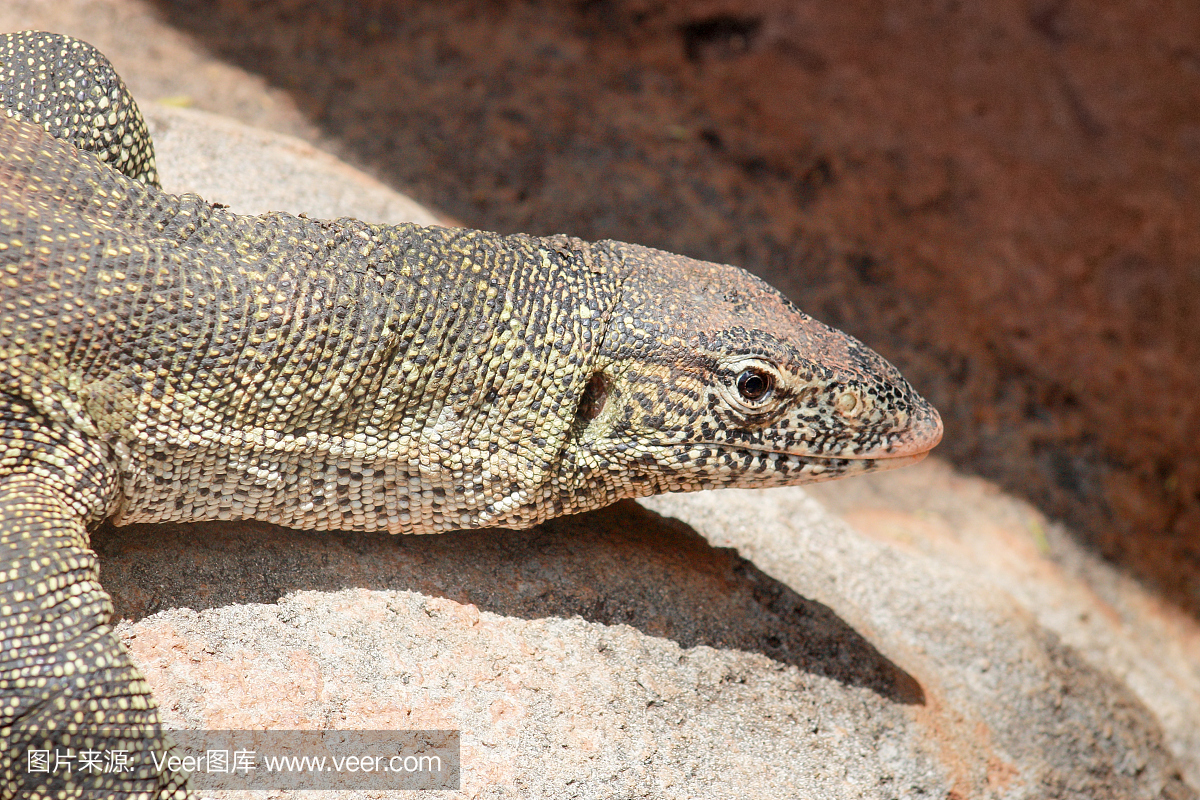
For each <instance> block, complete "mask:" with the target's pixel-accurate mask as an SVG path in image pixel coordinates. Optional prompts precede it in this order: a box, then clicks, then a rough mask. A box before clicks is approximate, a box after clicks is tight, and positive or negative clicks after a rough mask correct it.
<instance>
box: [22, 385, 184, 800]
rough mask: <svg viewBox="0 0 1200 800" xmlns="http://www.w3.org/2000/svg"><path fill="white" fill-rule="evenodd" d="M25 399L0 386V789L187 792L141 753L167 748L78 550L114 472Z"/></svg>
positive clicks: (178, 778)
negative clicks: (2, 392) (14, 398)
mask: <svg viewBox="0 0 1200 800" xmlns="http://www.w3.org/2000/svg"><path fill="white" fill-rule="evenodd" d="M23 405H24V404H22V403H19V402H13V401H11V400H8V399H5V398H4V397H3V396H2V395H0V798H2V799H3V800H10V799H12V800H15V798H21V799H22V800H34V799H37V798H67V797H83V798H113V799H114V800H116V799H117V798H135V797H136V798H183V797H186V796H187V792H186V788H185V781H186V778H185V776H183V775H181V774H177V773H176V774H172V773H160V772H159V771H158V770H157V769H155V768H154V765H153V761H152V760H151V758H150V753H152V752H153V753H157V754H160V755H159V757H160V759H161V754H162V753H164V752H167V747H166V746H165V743H164V741H163V734H162V730H161V726H160V724H159V718H158V709H157V708H156V707H155V705H154V701H153V699H152V698H151V696H150V690H149V688H148V687H147V686H146V682H145V680H144V679H143V678H142V675H141V673H140V672H139V671H138V668H137V667H136V666H135V665H134V664H133V661H132V660H131V659H130V656H129V653H128V651H126V649H125V648H124V646H123V645H122V644H121V642H120V640H119V639H118V638H117V636H116V634H115V633H114V632H113V628H112V625H111V624H110V621H111V618H112V612H113V606H112V601H111V600H110V598H109V596H108V593H107V592H105V591H104V589H103V588H102V587H101V586H100V582H99V570H98V566H97V561H96V554H95V553H93V552H92V550H91V549H90V548H89V547H88V534H87V530H86V527H85V524H86V522H87V521H88V520H89V519H92V518H96V517H97V516H98V513H97V512H99V511H101V510H102V509H103V508H104V507H105V506H106V505H107V504H108V503H109V502H111V499H112V497H113V496H114V495H115V492H116V470H115V468H114V467H113V466H112V465H110V464H108V463H106V462H105V460H104V459H103V458H101V457H99V454H100V453H101V452H102V448H101V447H99V446H97V445H95V444H93V443H91V442H89V441H88V440H87V439H86V438H85V437H83V436H82V435H81V434H78V433H76V432H73V431H70V430H65V431H64V430H62V429H61V428H57V427H55V426H53V425H49V424H46V422H45V420H44V418H39V415H37V414H36V413H35V414H30V413H29V409H28V408H27V407H25V408H20V409H18V408H17V407H18V406H23ZM5 412H7V413H5ZM14 412H17V413H14ZM30 751H33V753H34V755H33V758H32V761H31V757H30ZM120 753H126V754H128V756H127V761H126V759H125V758H122V757H120V756H119V755H118V756H115V758H114V755H115V754H120ZM42 754H44V755H45V760H44V761H39V757H40V756H41V755H42ZM123 761H126V764H127V766H128V767H129V769H122V770H119V771H117V770H114V771H108V770H112V768H113V767H114V766H121V764H122V762H123ZM89 764H90V765H91V766H90V767H89V766H88V765H89ZM68 766H69V767H70V771H68V770H67V767H68Z"/></svg>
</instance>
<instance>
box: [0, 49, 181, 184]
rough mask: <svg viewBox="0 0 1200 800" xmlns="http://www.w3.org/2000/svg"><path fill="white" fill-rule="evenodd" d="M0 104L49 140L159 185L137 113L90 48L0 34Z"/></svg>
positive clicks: (146, 135)
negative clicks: (65, 143)
mask: <svg viewBox="0 0 1200 800" xmlns="http://www.w3.org/2000/svg"><path fill="white" fill-rule="evenodd" d="M0 105H2V106H4V108H5V110H6V111H7V112H8V114H9V116H15V117H20V118H21V119H26V120H29V121H30V122H36V123H37V124H39V125H41V126H42V127H43V128H45V129H46V130H47V131H48V132H49V133H50V134H51V135H52V136H55V137H57V138H59V139H63V140H64V141H68V142H70V143H71V144H73V145H75V146H76V147H78V148H79V149H80V150H87V151H88V152H90V153H95V154H96V155H97V156H98V157H99V158H100V160H101V161H104V162H107V163H108V164H110V165H111V166H112V167H113V168H114V169H116V170H118V171H120V172H123V173H125V174H126V175H128V176H129V177H131V178H136V179H137V180H140V181H145V182H146V183H149V184H151V185H153V186H158V172H157V170H156V169H155V167H154V146H153V145H152V144H151V142H150V134H149V132H148V131H147V130H146V122H145V120H143V119H142V112H141V111H140V110H138V107H137V104H136V103H134V102H133V97H132V96H131V95H130V94H129V92H128V90H126V88H125V83H124V81H122V80H121V78H120V77H119V76H118V75H117V73H116V72H115V71H114V70H113V68H112V64H110V63H108V59H107V58H105V57H104V56H103V55H101V54H100V52H99V51H98V50H96V48H94V47H92V46H91V45H90V44H87V43H85V42H81V41H79V40H78V39H72V38H70V37H69V36H61V35H59V34H57V33H44V32H42V31H23V32H21V33H8V34H0Z"/></svg>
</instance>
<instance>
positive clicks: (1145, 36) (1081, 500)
mask: <svg viewBox="0 0 1200 800" xmlns="http://www.w3.org/2000/svg"><path fill="white" fill-rule="evenodd" d="M157 7H158V9H159V10H160V11H161V13H162V14H163V15H164V16H165V18H166V19H167V21H169V22H170V23H171V24H173V25H175V26H177V27H179V28H180V29H182V30H184V31H187V32H188V33H190V34H192V35H194V36H196V37H198V39H199V40H200V41H201V42H202V43H204V44H205V45H206V46H207V47H209V48H210V49H211V50H212V51H213V52H214V53H216V54H217V55H219V56H221V57H224V58H228V59H230V60H232V61H234V62H235V63H237V64H239V65H241V66H243V67H244V68H246V69H248V70H250V71H252V72H255V73H257V74H260V75H262V76H264V77H265V78H266V80H267V81H268V82H269V83H270V84H272V85H273V86H274V87H276V88H278V89H282V90H284V91H285V92H286V93H287V94H289V95H291V97H292V98H293V99H294V100H295V102H296V103H297V104H298V105H299V107H300V109H301V110H302V111H303V112H304V113H305V114H306V115H307V116H308V117H309V118H310V119H311V120H312V121H314V122H315V123H316V124H317V125H318V126H319V127H320V130H321V133H322V134H323V135H325V136H327V137H330V138H331V139H332V140H333V141H334V142H335V143H336V146H337V148H338V149H339V151H340V152H341V154H342V155H344V156H346V157H348V158H350V159H351V160H353V161H355V162H357V163H359V164H366V165H368V166H369V167H371V168H373V169H374V170H375V171H376V172H377V173H378V174H380V175H382V176H383V177H384V178H385V179H387V180H389V181H390V182H392V183H394V184H395V185H397V186H398V187H400V188H401V189H403V190H405V191H407V192H409V193H410V194H411V195H413V196H415V197H416V198H417V199H418V200H421V201H423V202H425V203H427V204H430V205H432V206H434V207H436V208H439V209H442V210H444V211H447V212H449V213H451V214H453V215H455V216H456V217H458V218H459V219H461V220H462V221H463V222H465V223H467V224H470V225H472V226H476V227H483V228H491V229H497V230H504V231H511V230H526V231H530V232H534V233H551V232H558V231H569V232H571V233H573V234H576V235H580V236H584V237H591V238H604V237H613V238H619V239H627V240H632V241H638V242H642V243H645V244H650V245H655V246H659V247H664V248H667V249H671V250H676V251H679V252H683V253H687V254H689V255H693V256H698V257H702V258H707V259H714V260H723V261H731V262H734V263H737V264H741V265H743V266H746V267H747V268H749V269H751V270H753V271H755V272H757V273H759V274H760V275H762V276H764V277H765V278H767V279H768V280H770V281H772V282H773V283H775V284H776V285H779V286H780V287H781V288H783V289H784V290H785V291H787V292H788V293H789V294H790V295H791V296H792V297H793V298H794V299H795V300H796V301H797V302H798V303H799V304H800V305H801V307H803V308H805V309H806V310H808V311H810V312H812V313H813V314H815V315H817V316H819V317H821V318H823V319H825V320H826V321H828V322H830V323H832V324H835V325H838V326H840V327H844V328H845V329H847V330H849V331H851V332H853V333H854V334H856V335H857V336H859V337H860V338H862V339H863V340H865V341H866V342H867V343H868V344H870V345H872V346H874V347H876V348H877V349H879V350H881V351H882V352H884V353H885V354H886V355H887V356H889V357H890V358H892V359H893V360H894V361H896V362H897V363H898V364H899V366H900V367H901V368H902V369H903V371H904V372H905V373H906V374H907V375H909V376H910V377H911V378H912V379H913V382H914V383H915V384H916V385H917V386H918V388H919V389H920V390H922V391H923V392H924V393H925V394H926V395H927V396H929V397H930V398H931V399H932V400H933V401H934V402H935V404H936V405H937V406H938V407H939V408H940V409H941V410H942V412H943V414H944V416H945V418H946V422H947V426H946V429H947V434H946V439H945V443H944V444H943V446H942V449H941V450H940V451H939V452H940V453H941V454H942V455H944V456H946V457H948V458H950V459H951V460H952V461H953V462H954V463H955V464H957V465H959V466H960V467H964V468H967V469H969V470H972V471H975V472H977V473H978V474H981V475H984V476H987V477H990V478H992V479H995V480H997V481H998V482H1000V483H1001V484H1002V485H1003V486H1004V487H1006V488H1008V489H1010V490H1012V491H1015V492H1018V493H1020V494H1022V495H1024V496H1026V497H1027V498H1029V499H1031V500H1032V501H1033V502H1035V503H1036V504H1037V505H1038V506H1040V507H1041V508H1043V509H1045V510H1046V511H1048V512H1049V513H1051V514H1052V515H1054V516H1056V517H1058V518H1060V519H1064V520H1066V521H1067V522H1068V523H1069V524H1070V525H1071V526H1072V527H1073V529H1074V530H1075V531H1076V533H1077V535H1079V536H1080V537H1081V538H1082V540H1083V541H1085V542H1087V543H1089V544H1090V545H1091V546H1093V547H1095V548H1096V549H1097V550H1098V551H1099V552H1101V553H1103V554H1104V555H1105V556H1106V557H1108V558H1110V559H1112V560H1114V561H1115V562H1117V563H1118V564H1120V565H1122V566H1123V567H1124V568H1125V569H1127V570H1128V571H1129V572H1130V573H1131V574H1133V575H1135V576H1137V577H1138V578H1139V579H1141V580H1143V581H1145V582H1147V583H1148V584H1149V585H1151V586H1153V587H1155V588H1156V589H1157V590H1158V591H1161V592H1162V593H1163V594H1164V595H1165V596H1166V597H1167V598H1169V599H1170V600H1171V601H1172V602H1174V603H1176V604H1178V605H1179V606H1180V607H1182V608H1184V609H1186V610H1188V611H1189V612H1190V613H1192V614H1196V613H1198V612H1200V406H1198V404H1197V402H1196V398H1197V396H1200V377H1198V376H1197V372H1196V365H1197V363H1200V359H1198V358H1197V355H1198V352H1197V351H1198V349H1200V337H1198V336H1197V333H1198V328H1200V323H1198V322H1197V316H1198V312H1200V226H1198V225H1197V219H1198V214H1197V212H1198V210H1200V202H1198V201H1200V7H1197V6H1196V5H1194V4H1191V3H1186V2H1170V1H1169V0H1163V1H1161V2H1144V3H1132V2H1126V3H1106V4H1100V5H1096V4H1084V3H1079V2H1071V0H994V1H989V2H982V1H980V2H950V1H948V0H938V1H935V0H927V1H926V2H912V3H889V2H867V1H862V2H840V3H832V2H784V1H783V0H753V1H751V2H732V1H731V0H716V1H713V2H705V1H701V0H691V1H687V0H673V1H671V0H668V1H666V2H654V3H651V2H648V1H647V0H585V1H583V2H538V3H513V2H490V3H483V2H467V0H445V1H444V2H438V3H415V2H400V1H399V0H373V1H371V2H358V1H357V0H355V1H353V2H352V1H351V0H342V1H341V2H312V1H311V0H283V1H282V2H270V3H265V2H249V1H248V0H213V1H204V0H159V1H158V2H157ZM114 60H116V59H114ZM118 63H119V62H118ZM219 110H227V109H219ZM227 113H228V111H227ZM233 113H235V114H236V115H238V116H242V117H243V118H246V117H253V116H254V115H255V114H257V113H259V110H258V109H234V111H233Z"/></svg>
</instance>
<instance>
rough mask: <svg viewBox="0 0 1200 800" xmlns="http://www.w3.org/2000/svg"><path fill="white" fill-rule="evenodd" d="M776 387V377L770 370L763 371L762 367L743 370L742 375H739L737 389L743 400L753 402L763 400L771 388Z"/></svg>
mask: <svg viewBox="0 0 1200 800" xmlns="http://www.w3.org/2000/svg"><path fill="white" fill-rule="evenodd" d="M774 387H775V377H774V376H773V375H771V374H770V373H769V372H763V371H762V370H760V369H747V370H743V371H742V374H741V375H738V379H737V390H738V394H740V395H741V396H742V399H743V400H746V401H748V402H751V403H757V402H758V401H760V400H762V399H763V398H764V397H766V396H767V394H769V393H770V391H771V389H773V388H774Z"/></svg>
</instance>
